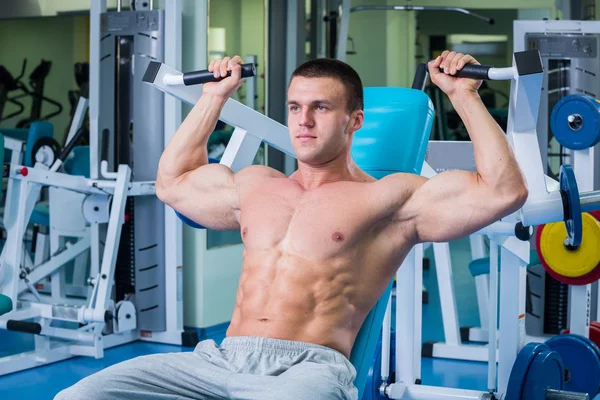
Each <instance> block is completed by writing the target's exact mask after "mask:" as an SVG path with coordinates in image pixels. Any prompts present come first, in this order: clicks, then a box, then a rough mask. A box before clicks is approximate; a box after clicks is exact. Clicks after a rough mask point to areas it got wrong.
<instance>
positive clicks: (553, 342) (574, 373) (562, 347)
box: [546, 333, 600, 394]
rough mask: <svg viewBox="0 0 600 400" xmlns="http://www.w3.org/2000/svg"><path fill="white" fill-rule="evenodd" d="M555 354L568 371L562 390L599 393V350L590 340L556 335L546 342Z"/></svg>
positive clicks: (581, 337)
mask: <svg viewBox="0 0 600 400" xmlns="http://www.w3.org/2000/svg"><path fill="white" fill-rule="evenodd" d="M546 345H547V346H548V347H549V348H550V349H551V350H552V351H555V352H557V353H558V354H559V355H560V357H561V358H562V361H563V364H564V367H565V369H566V370H568V373H567V374H566V375H567V377H568V379H567V380H566V381H565V385H564V390H567V391H570V392H580V393H590V394H596V393H598V391H600V379H590V378H591V377H600V350H599V349H598V346H596V344H594V342H592V341H591V340H590V339H588V338H586V337H583V336H579V335H574V334H570V333H569V334H566V335H558V336H554V337H552V338H550V339H548V340H547V341H546Z"/></svg>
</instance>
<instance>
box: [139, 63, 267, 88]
mask: <svg viewBox="0 0 600 400" xmlns="http://www.w3.org/2000/svg"><path fill="white" fill-rule="evenodd" d="M159 69H160V63H159V62H156V61H152V62H150V65H148V68H147V69H146V74H150V75H148V76H146V75H144V78H143V80H144V82H151V81H152V80H153V79H154V78H153V77H152V76H151V75H156V73H157V72H158V70H159ZM227 76H231V71H229V72H228V73H227ZM253 76H256V66H255V64H253V63H249V64H242V78H250V77H253ZM163 79H164V84H165V85H167V86H171V85H185V86H191V85H201V84H203V83H208V82H218V81H220V80H221V79H222V78H215V76H214V75H213V73H212V72H210V71H208V70H201V71H192V72H184V73H183V74H181V75H172V74H169V75H165V77H164V78H163Z"/></svg>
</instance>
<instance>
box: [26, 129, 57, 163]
mask: <svg viewBox="0 0 600 400" xmlns="http://www.w3.org/2000/svg"><path fill="white" fill-rule="evenodd" d="M43 148H46V149H47V150H48V151H50V152H51V153H52V157H51V160H49V161H47V162H45V163H44V165H46V166H47V167H51V166H52V164H53V163H54V161H56V159H57V158H58V153H59V152H60V144H58V142H57V141H56V139H54V138H52V137H49V136H43V137H41V138H39V139H38V140H36V141H35V143H34V144H33V147H32V148H31V165H35V163H36V162H37V160H36V154H37V152H38V151H40V150H43Z"/></svg>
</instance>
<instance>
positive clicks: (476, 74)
mask: <svg viewBox="0 0 600 400" xmlns="http://www.w3.org/2000/svg"><path fill="white" fill-rule="evenodd" d="M490 68H492V67H490V66H489V65H477V64H467V65H465V66H464V67H462V69H461V70H460V71H457V72H456V74H454V75H452V76H454V77H456V78H471V79H481V80H488V79H490V77H489V76H488V72H489V70H490ZM440 71H442V72H443V71H444V70H443V69H442V68H440Z"/></svg>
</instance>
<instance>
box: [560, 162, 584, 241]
mask: <svg viewBox="0 0 600 400" xmlns="http://www.w3.org/2000/svg"><path fill="white" fill-rule="evenodd" d="M559 181H560V182H559V185H560V191H561V193H564V194H565V195H566V201H567V202H568V208H567V210H566V212H567V214H568V215H565V221H564V223H565V227H566V228H567V234H568V242H569V244H570V245H571V246H579V244H580V243H581V236H582V233H581V231H582V229H583V227H582V226H581V225H582V222H581V203H580V199H579V188H578V187H577V180H576V179H575V172H573V168H572V167H571V166H570V165H568V164H563V165H561V166H560V173H559ZM563 201H564V200H563Z"/></svg>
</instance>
